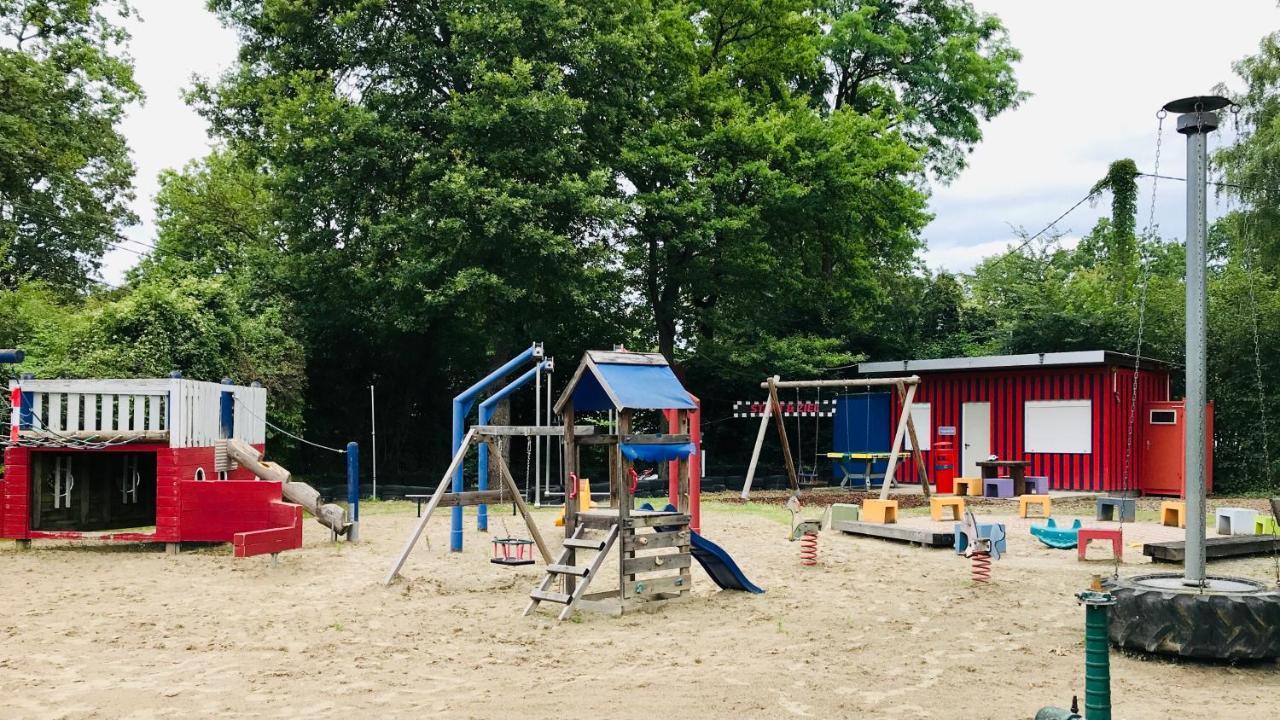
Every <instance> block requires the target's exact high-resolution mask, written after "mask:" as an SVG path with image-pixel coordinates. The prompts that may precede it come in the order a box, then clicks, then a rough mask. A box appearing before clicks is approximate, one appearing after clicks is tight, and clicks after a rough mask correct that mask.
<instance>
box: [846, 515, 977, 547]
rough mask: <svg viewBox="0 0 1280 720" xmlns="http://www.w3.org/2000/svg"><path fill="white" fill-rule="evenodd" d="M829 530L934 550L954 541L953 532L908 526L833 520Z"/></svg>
mask: <svg viewBox="0 0 1280 720" xmlns="http://www.w3.org/2000/svg"><path fill="white" fill-rule="evenodd" d="M831 529H832V530H839V531H840V532H843V533H848V534H850V535H863V536H866V537H874V538H880V539H881V540H898V541H900V542H909V543H915V544H917V545H923V546H925V547H935V548H945V547H954V546H955V541H956V534H955V533H954V532H945V531H939V530H930V529H928V528H917V527H911V526H910V525H881V524H879V523H864V522H855V521H850V520H835V521H833V522H832V523H831Z"/></svg>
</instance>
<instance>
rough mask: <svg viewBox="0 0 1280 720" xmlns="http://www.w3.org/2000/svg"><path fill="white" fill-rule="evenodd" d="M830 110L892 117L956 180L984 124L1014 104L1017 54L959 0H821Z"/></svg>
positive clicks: (987, 18)
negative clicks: (847, 109)
mask: <svg viewBox="0 0 1280 720" xmlns="http://www.w3.org/2000/svg"><path fill="white" fill-rule="evenodd" d="M821 7H822V9H823V10H824V11H825V12H826V13H827V16H828V17H829V18H830V23H829V29H828V31H827V33H826V37H825V39H824V42H823V55H824V57H825V59H826V60H827V61H828V68H829V71H828V72H829V88H830V97H832V98H833V101H834V106H835V107H836V108H841V107H845V106H848V107H850V108H851V109H853V110H854V111H855V112H859V113H878V114H880V115H882V116H884V117H886V118H888V119H889V121H890V123H891V125H892V127H894V128H896V129H898V130H899V131H901V132H902V134H903V135H904V136H905V137H906V138H907V139H908V141H909V142H910V143H911V144H912V145H913V146H915V147H918V148H922V149H924V150H926V151H927V152H928V157H929V162H930V165H931V167H932V169H933V171H934V172H936V173H937V174H938V175H939V176H941V177H943V178H951V177H954V176H955V175H956V174H957V173H958V172H959V171H960V170H961V169H962V168H963V167H964V165H965V156H966V155H967V154H968V151H969V150H970V149H971V148H972V147H973V146H974V145H975V144H976V143H977V142H978V141H979V140H981V139H982V128H981V121H982V120H990V119H991V118H993V117H995V116H996V115H999V114H1000V113H1002V112H1004V111H1006V110H1009V109H1011V108H1013V107H1016V106H1017V105H1018V104H1019V103H1021V102H1022V100H1023V99H1025V98H1026V93H1025V92H1023V91H1021V90H1019V89H1018V84H1017V81H1016V80H1015V78H1014V70H1013V66H1014V64H1015V63H1017V62H1018V61H1019V60H1021V59H1022V55H1021V53H1019V52H1018V50H1016V49H1015V48H1014V47H1013V46H1012V45H1011V44H1010V43H1009V39H1008V34H1007V33H1006V31H1005V28H1004V25H1003V24H1002V23H1001V22H1000V20H999V19H998V18H997V17H995V16H994V15H988V14H984V13H979V12H977V11H976V10H974V8H973V6H972V5H971V4H970V3H969V2H967V1H964V0H825V1H824V2H823V3H821Z"/></svg>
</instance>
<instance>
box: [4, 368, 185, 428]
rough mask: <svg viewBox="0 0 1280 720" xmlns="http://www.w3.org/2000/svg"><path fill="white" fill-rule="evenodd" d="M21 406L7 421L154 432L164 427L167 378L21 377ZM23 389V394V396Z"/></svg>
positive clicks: (166, 422)
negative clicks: (84, 378)
mask: <svg viewBox="0 0 1280 720" xmlns="http://www.w3.org/2000/svg"><path fill="white" fill-rule="evenodd" d="M19 384H20V385H21V387H22V392H23V395H24V399H23V410H24V411H25V410H28V409H29V413H30V414H29V415H26V414H25V413H24V412H21V411H20V410H19V408H18V407H17V406H15V407H14V408H13V417H12V419H11V420H10V422H12V423H14V424H18V423H20V422H21V423H22V427H23V428H24V429H30V430H36V431H44V432H48V433H51V434H65V435H70V436H82V435H84V434H86V433H102V434H103V435H112V434H125V433H128V434H133V433H160V432H165V431H167V430H168V429H169V415H168V413H169V406H168V399H169V381H168V380H23V381H22V382H21V383H10V386H9V387H10V388H13V387H14V386H15V385H19ZM28 393H29V395H28Z"/></svg>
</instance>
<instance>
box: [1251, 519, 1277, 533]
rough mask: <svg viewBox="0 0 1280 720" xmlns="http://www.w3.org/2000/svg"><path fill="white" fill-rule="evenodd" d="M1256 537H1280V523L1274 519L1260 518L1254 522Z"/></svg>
mask: <svg viewBox="0 0 1280 720" xmlns="http://www.w3.org/2000/svg"><path fill="white" fill-rule="evenodd" d="M1253 534H1254V535H1280V523H1277V522H1276V519H1275V518H1273V517H1259V518H1254V520H1253Z"/></svg>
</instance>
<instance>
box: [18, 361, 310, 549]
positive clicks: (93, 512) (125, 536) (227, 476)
mask: <svg viewBox="0 0 1280 720" xmlns="http://www.w3.org/2000/svg"><path fill="white" fill-rule="evenodd" d="M10 398H11V401H12V405H13V412H12V420H11V424H10V436H9V444H8V446H7V447H6V449H5V454H4V476H3V479H0V537H3V538H9V539H14V540H19V541H23V542H29V541H31V540H37V539H59V540H68V539H95V540H108V541H110V540H115V541H128V542H164V543H170V544H171V546H170V547H171V548H172V549H176V547H177V546H176V543H179V542H231V543H234V546H235V555H236V556H237V557H244V556H248V555H256V554H261V553H276V552H279V551H280V550H288V549H293V548H298V547H301V546H302V506H300V505H296V504H293V503H288V502H285V501H284V500H283V498H282V494H281V493H282V486H283V485H284V483H282V482H279V481H275V480H262V479H259V478H258V477H257V476H255V475H254V474H253V473H252V472H251V471H250V470H249V469H247V468H245V467H241V466H239V465H237V464H236V463H235V462H234V461H233V460H232V459H230V458H229V457H228V455H227V452H226V446H227V442H228V441H229V440H232V439H234V440H240V441H243V442H244V443H247V444H248V445H249V446H252V448H253V449H255V450H256V451H257V453H261V452H262V450H263V448H264V444H265V440H266V427H265V422H264V418H265V417H266V407H267V395H266V390H264V389H263V388H261V387H256V386H254V387H248V386H241V385H232V384H229V383H223V384H219V383H211V382H198V381H193V380H185V379H182V378H177V377H175V378H166V379H142V380H26V379H24V380H21V381H15V382H12V383H10Z"/></svg>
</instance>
